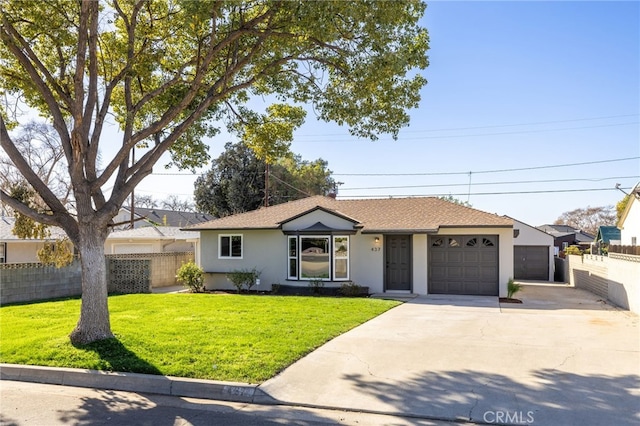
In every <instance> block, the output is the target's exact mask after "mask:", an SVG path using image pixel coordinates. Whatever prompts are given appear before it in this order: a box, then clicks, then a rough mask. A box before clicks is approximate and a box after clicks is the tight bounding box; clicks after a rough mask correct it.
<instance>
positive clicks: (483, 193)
mask: <svg viewBox="0 0 640 426" xmlns="http://www.w3.org/2000/svg"><path fill="white" fill-rule="evenodd" d="M622 189H627V190H629V189H631V188H622ZM616 190H617V189H616V188H589V189H550V190H540V191H506V192H473V193H471V195H473V196H475V195H522V194H550V193H562V192H596V191H616ZM465 195H469V193H467V192H464V193H458V194H450V193H446V194H445V193H442V194H402V195H397V194H394V195H349V196H348V197H339V198H345V199H349V198H381V197H385V198H386V197H388V198H410V197H448V196H465Z"/></svg>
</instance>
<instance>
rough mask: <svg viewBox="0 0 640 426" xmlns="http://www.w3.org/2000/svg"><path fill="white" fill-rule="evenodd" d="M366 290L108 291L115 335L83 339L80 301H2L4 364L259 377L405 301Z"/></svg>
mask: <svg viewBox="0 0 640 426" xmlns="http://www.w3.org/2000/svg"><path fill="white" fill-rule="evenodd" d="M397 304H398V302H393V301H388V300H376V299H364V298H354V299H350V298H326V297H293V296H250V295H211V294H132V295H121V296H111V297H109V310H110V312H111V329H112V331H113V332H114V334H115V336H116V339H109V340H107V341H103V342H98V343H95V344H92V345H87V346H84V347H74V346H73V345H71V343H70V342H69V338H68V334H69V333H70V332H71V330H72V329H73V328H74V326H75V324H76V322H77V320H78V316H79V313H80V300H79V299H72V300H62V301H53V302H42V303H32V304H25V305H13V306H4V307H1V308H0V333H1V339H2V341H1V343H0V362H3V363H11V364H31V365H45V366H55V367H73V368H89V369H95V370H108V371H126V372H136V373H148V374H163V375H169V376H181V377H192V378H200V379H212V380H229V381H236V382H248V383H259V382H262V381H264V380H266V379H268V378H270V377H272V376H274V375H275V374H277V373H278V372H279V371H281V370H282V369H284V368H285V367H287V366H288V365H290V364H291V363H293V362H294V361H296V360H298V359H299V358H301V357H302V356H304V355H306V354H307V353H309V352H310V351H312V350H313V349H315V348H317V347H318V346H320V345H322V344H323V343H324V342H326V341H328V340H330V339H332V338H333V337H336V336H338V335H340V334H342V333H344V332H345V331H347V330H349V329H351V328H353V327H355V326H357V325H359V324H361V323H363V322H365V321H367V320H369V319H371V318H373V317H375V316H377V315H379V314H381V313H382V312H384V311H386V310H388V309H390V308H392V307H393V306H396V305H397Z"/></svg>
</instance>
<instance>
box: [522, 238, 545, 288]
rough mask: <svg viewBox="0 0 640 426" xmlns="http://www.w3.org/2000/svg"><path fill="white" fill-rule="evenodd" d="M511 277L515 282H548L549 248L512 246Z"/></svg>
mask: <svg viewBox="0 0 640 426" xmlns="http://www.w3.org/2000/svg"><path fill="white" fill-rule="evenodd" d="M513 277H514V278H515V279H517V280H544V281H548V280H549V247H545V246H514V247H513Z"/></svg>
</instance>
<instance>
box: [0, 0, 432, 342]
mask: <svg viewBox="0 0 640 426" xmlns="http://www.w3.org/2000/svg"><path fill="white" fill-rule="evenodd" d="M425 8H426V5H425V4H424V3H423V2H421V1H419V0H406V1H377V2H373V1H365V0H359V1H349V2H346V1H333V2H330V1H321V2H320V1H301V2H270V1H252V2H238V1H230V2H210V1H185V0H175V1H152V0H140V1H115V0H103V1H101V2H98V1H71V0H48V1H24V0H2V1H1V2H0V22H1V24H0V144H1V145H2V148H3V149H4V150H5V151H6V152H7V153H8V156H9V157H10V158H11V159H12V161H13V162H14V164H15V166H16V168H18V169H19V171H20V173H21V174H22V176H24V177H25V179H27V181H28V183H29V185H30V186H31V187H32V188H33V189H34V190H35V191H36V192H37V193H38V195H39V196H40V198H41V199H42V200H43V201H44V203H45V204H46V207H47V209H48V211H50V213H51V219H50V220H46V222H48V223H49V224H51V225H57V226H60V227H61V228H63V230H64V231H65V233H66V234H67V236H68V237H69V238H70V240H71V241H73V243H74V244H75V245H76V247H77V248H78V250H79V252H80V256H84V255H85V254H86V255H87V256H90V255H91V250H92V248H93V247H95V244H92V243H93V241H92V242H86V241H83V239H84V238H85V236H86V235H89V231H91V233H92V234H93V235H92V238H94V237H96V236H98V239H102V240H103V241H104V239H106V235H107V229H108V226H109V223H110V221H111V220H112V219H113V217H114V216H115V215H116V214H117V212H118V210H119V208H120V207H121V206H122V203H123V202H124V201H125V199H126V198H127V197H128V196H129V195H130V194H131V192H132V191H133V190H134V188H135V187H136V186H137V185H138V184H139V183H140V182H141V181H142V180H143V179H144V178H145V177H146V176H148V175H149V174H150V173H152V170H153V167H154V166H155V165H156V163H157V162H158V161H161V159H162V158H166V156H165V155H164V154H165V153H167V152H168V153H170V154H171V158H170V161H171V163H172V164H173V165H175V166H177V167H178V168H187V169H194V168H196V167H199V166H202V165H204V163H205V162H206V161H207V160H208V154H207V146H206V145H207V144H205V142H204V140H205V138H207V137H213V136H215V135H217V134H219V133H220V132H221V131H223V130H225V129H226V130H228V131H230V132H231V133H234V134H235V135H236V136H238V137H240V138H242V137H246V138H247V140H248V142H249V143H250V144H251V145H252V147H254V148H255V149H256V152H258V153H259V155H260V157H262V158H264V159H265V160H266V161H271V159H273V158H276V157H278V158H279V156H280V155H281V154H282V153H283V152H284V148H286V147H287V146H288V141H290V140H291V132H292V131H293V129H295V128H296V127H297V126H299V125H300V124H301V123H302V120H303V118H304V114H303V110H302V109H301V106H304V108H305V109H312V110H313V111H314V112H315V114H316V116H317V117H318V118H319V119H321V120H324V121H333V122H336V123H338V124H339V125H345V126H347V127H348V128H349V131H350V132H351V133H352V134H353V135H356V136H359V137H363V138H369V139H372V140H375V139H377V138H378V135H379V134H381V133H386V134H390V135H391V136H392V137H393V138H397V135H398V132H399V130H400V129H401V128H402V127H405V126H407V125H408V123H409V114H408V111H407V110H408V109H411V108H416V107H417V106H418V104H419V101H420V90H421V89H422V87H423V86H424V85H425V84H426V79H425V78H424V77H423V76H422V75H421V74H420V70H422V69H424V68H426V67H427V66H428V59H427V56H426V52H427V50H428V48H429V37H428V34H427V30H426V29H425V28H422V27H421V26H420V24H419V21H420V19H421V18H422V16H423V15H424V11H425ZM260 99H262V100H265V101H267V102H268V103H269V104H270V103H274V105H273V106H271V107H267V111H266V114H261V113H260V112H257V111H254V110H252V109H251V108H255V109H256V110H259V111H262V110H264V106H265V105H263V104H261V103H260ZM25 105H26V106H28V107H31V108H33V110H35V111H37V112H39V113H40V114H41V115H42V116H43V117H45V118H46V119H47V120H48V121H49V122H51V124H52V125H53V127H54V128H55V130H56V132H57V133H58V136H59V137H60V138H59V140H60V143H61V145H62V148H63V150H62V152H64V156H65V164H66V165H67V172H68V174H69V178H70V179H69V183H70V188H72V192H73V193H72V194H71V198H72V199H73V200H74V205H75V208H74V209H70V208H69V207H68V206H66V205H65V204H63V203H62V202H61V201H60V199H59V197H58V196H57V195H56V194H55V193H54V191H52V190H51V189H50V188H49V187H48V186H47V184H46V183H45V182H44V181H43V180H42V179H41V178H40V177H38V176H37V174H35V173H33V172H34V171H33V169H32V168H31V167H30V166H29V164H28V162H27V161H26V160H25V159H24V155H22V154H20V153H19V150H17V148H16V144H15V142H14V141H13V139H14V137H13V136H12V134H9V133H8V130H7V129H11V128H13V127H15V126H16V125H17V124H18V122H17V120H16V119H15V118H16V117H15V116H14V115H12V114H11V111H13V110H18V109H20V107H24V106H25ZM13 107H16V108H15V109H14V108H13ZM111 120H113V121H115V122H116V123H117V124H118V125H119V127H120V130H121V132H120V133H119V134H118V136H117V139H114V138H113V136H112V135H109V137H108V138H106V137H104V134H103V130H104V129H105V127H104V123H108V122H110V121H111ZM271 132H273V133H274V134H271ZM105 146H106V147H107V148H109V149H105ZM111 148H114V149H111ZM134 150H135V161H132V159H133V158H134V155H133V153H134V152H133V151H134ZM100 152H111V153H113V154H112V157H111V158H103V159H102V160H103V165H102V166H101V165H100V163H101V161H100V158H99V153H100ZM107 188H108V189H107ZM1 195H2V198H3V201H4V202H5V203H6V204H8V205H9V207H11V208H13V209H14V210H22V211H23V212H27V211H28V212H29V213H26V215H27V216H29V217H31V218H32V219H36V218H40V219H42V216H41V213H38V212H37V211H36V210H33V209H31V210H28V208H27V207H25V205H24V204H23V203H22V202H20V201H19V200H17V199H15V198H12V197H10V196H8V195H7V194H5V191H4V190H2V194H1ZM83 252H84V253H83ZM99 272H101V271H99ZM103 275H104V274H100V275H99V276H103ZM104 285H105V282H104V279H98V280H95V279H94V280H92V282H88V281H83V292H87V293H89V294H88V295H87V296H88V297H86V298H85V297H83V300H86V301H87V302H86V303H88V304H89V303H91V308H90V309H83V311H82V312H85V313H87V314H86V316H85V317H84V318H83V320H82V321H79V322H78V329H77V330H75V331H74V332H73V333H72V338H76V339H78V338H80V337H78V336H87V337H86V341H85V343H88V342H89V341H90V339H92V338H93V337H90V336H105V335H108V334H109V333H108V332H105V330H106V329H108V328H109V323H108V318H109V315H108V310H107V303H106V300H105V298H106V295H105V294H104V292H101V289H102V288H104ZM90 300H91V301H94V302H95V303H93V302H90ZM95 307H99V308H97V309H94V308H95ZM74 336H75V337H74ZM82 339H85V337H82Z"/></svg>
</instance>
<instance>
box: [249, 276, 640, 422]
mask: <svg viewBox="0 0 640 426" xmlns="http://www.w3.org/2000/svg"><path fill="white" fill-rule="evenodd" d="M518 297H520V298H521V299H522V300H523V301H524V303H523V304H498V301H497V300H496V298H489V297H471V296H457V297H456V296H428V297H418V298H416V299H413V300H412V301H409V302H407V303H405V304H403V305H400V306H398V307H396V308H394V309H392V310H391V311H389V312H387V313H385V314H383V315H381V316H379V317H377V318H374V319H373V320H371V321H369V322H367V323H365V324H363V325H362V326H360V327H357V328H355V329H353V330H351V331H350V332H348V333H346V334H344V335H341V336H339V337H337V338H336V339H333V340H332V341H330V342H328V343H327V344H325V345H324V346H322V347H320V348H319V349H317V350H316V351H314V352H312V353H311V354H309V355H308V356H306V357H305V358H303V359H301V360H300V361H298V362H297V363H295V364H293V365H292V366H291V367H289V368H287V369H286V370H285V371H283V372H282V373H281V374H280V375H279V376H277V377H275V378H273V379H271V380H269V381H267V382H265V383H264V384H263V385H261V386H260V387H259V389H260V390H261V391H263V392H265V393H266V394H268V395H269V396H270V397H272V398H275V399H276V400H278V401H283V402H286V403H289V404H305V405H307V404H308V405H311V406H319V407H337V408H343V407H344V408H350V409H355V410H358V409H360V410H366V411H371V412H385V413H403V414H405V415H414V416H418V417H426V418H432V419H458V420H471V421H474V422H480V423H511V424H526V423H534V422H535V423H536V424H566V425H578V424H580V425H603V424H616V425H625V424H629V425H631V424H633V425H636V424H638V422H639V421H640V410H639V408H640V403H639V401H640V400H639V397H640V392H639V391H640V376H639V375H640V333H639V327H638V317H637V316H636V315H634V314H631V313H629V312H628V311H621V310H618V309H616V308H614V307H612V306H610V305H607V304H606V303H604V302H602V301H600V300H598V298H597V297H596V296H594V295H592V294H591V293H588V292H586V291H582V290H578V289H574V288H567V287H565V286H553V285H551V286H549V285H547V286H535V285H527V286H526V287H525V289H524V291H523V292H522V293H519V294H518Z"/></svg>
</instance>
